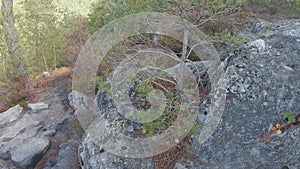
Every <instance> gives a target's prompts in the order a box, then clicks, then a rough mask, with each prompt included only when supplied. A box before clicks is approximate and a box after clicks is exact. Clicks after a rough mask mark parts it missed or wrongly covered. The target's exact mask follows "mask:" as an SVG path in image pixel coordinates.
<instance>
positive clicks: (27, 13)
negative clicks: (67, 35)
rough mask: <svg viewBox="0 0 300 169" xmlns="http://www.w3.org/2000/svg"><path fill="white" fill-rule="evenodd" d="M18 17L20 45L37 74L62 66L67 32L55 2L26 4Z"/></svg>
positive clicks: (29, 64) (30, 2)
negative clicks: (64, 30) (62, 51)
mask: <svg viewBox="0 0 300 169" xmlns="http://www.w3.org/2000/svg"><path fill="white" fill-rule="evenodd" d="M20 5H21V6H22V9H23V10H21V12H20V13H19V15H18V27H19V34H20V43H21V46H22V47H23V48H24V55H25V56H26V63H27V65H28V68H29V69H30V72H31V73H33V74H36V73H41V72H43V71H48V70H49V69H55V68H56V67H57V66H60V65H61V63H60V62H61V60H62V58H61V48H62V45H63V42H64V38H63V28H62V27H61V25H60V22H59V18H58V16H57V15H55V12H56V11H55V9H56V6H55V5H54V4H53V3H52V0H43V1H36V0H25V1H24V2H22V3H21V4H20Z"/></svg>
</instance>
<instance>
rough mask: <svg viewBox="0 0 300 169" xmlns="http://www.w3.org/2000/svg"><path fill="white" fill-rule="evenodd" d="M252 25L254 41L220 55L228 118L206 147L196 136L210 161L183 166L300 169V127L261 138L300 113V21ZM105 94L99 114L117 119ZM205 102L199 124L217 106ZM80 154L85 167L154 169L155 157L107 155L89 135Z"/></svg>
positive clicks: (248, 36)
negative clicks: (288, 116)
mask: <svg viewBox="0 0 300 169" xmlns="http://www.w3.org/2000/svg"><path fill="white" fill-rule="evenodd" d="M247 26H248V28H247V29H246V30H245V31H241V32H240V33H239V34H240V36H243V37H245V38H246V39H248V42H247V43H246V44H244V45H242V46H240V47H238V48H235V49H227V50H226V51H225V52H224V53H222V54H221V55H220V58H221V61H222V62H223V64H224V71H225V81H226V82H227V83H226V88H227V97H226V106H225V110H224V111H223V115H222V119H221V121H220V123H219V125H218V127H217V129H216V131H215V132H214V134H213V135H212V136H211V137H210V138H209V139H208V140H206V141H205V142H204V143H200V142H201V138H199V135H200V133H201V129H199V130H198V131H197V133H196V134H195V135H194V139H193V145H194V147H195V150H194V152H193V153H194V154H196V155H198V156H199V157H200V158H201V159H202V161H205V163H200V162H194V163H192V164H189V167H187V165H186V164H185V163H184V162H177V164H176V167H177V168H195V169H198V168H203V169H204V168H207V169H209V168H233V169H235V168H236V169H239V168H265V169H267V168H274V169H282V168H284V167H288V168H293V169H296V168H300V163H299V161H300V159H299V154H300V144H299V142H300V128H299V126H293V127H292V128H291V129H290V130H287V131H285V132H284V133H283V134H281V135H274V136H272V137H271V141H270V142H269V143H262V142H261V140H260V139H258V137H259V136H261V135H263V134H266V133H268V132H269V131H270V127H272V126H273V125H275V124H276V122H277V121H278V120H279V116H278V114H281V115H282V114H283V113H284V112H287V111H291V112H299V110H300V104H299V103H300V83H299V82H300V74H299V72H300V56H299V54H300V20H288V21H280V22H277V23H269V22H267V21H263V20H254V21H251V22H249V24H248V25H247ZM105 95H107V94H106V93H103V92H102V93H101V92H100V93H98V95H97V97H96V100H97V102H98V103H96V105H97V106H98V109H97V108H96V110H98V111H97V112H98V113H99V114H100V115H101V114H102V115H103V116H109V115H108V114H110V115H111V116H113V117H114V116H115V114H118V112H116V110H115V109H114V107H113V106H111V103H110V101H109V99H107V97H106V96H105ZM79 98H80V99H81V100H82V97H79ZM206 99H208V100H209V99H210V98H206ZM73 103H76V101H73ZM92 103H94V102H92ZM203 104H206V105H204V106H202V107H204V109H202V108H200V110H199V116H198V117H199V119H198V120H199V121H201V122H204V123H205V120H206V117H207V116H209V115H210V111H209V108H208V107H209V106H208V105H209V104H211V103H210V102H209V101H206V102H203ZM75 107H76V104H75ZM96 115H97V114H96ZM121 126H122V125H121ZM134 127H138V126H137V125H136V126H134ZM121 128H122V127H121ZM114 129H115V128H114ZM116 129H117V128H116ZM131 131H132V130H131ZM79 152H80V157H81V160H82V163H81V164H82V168H85V169H89V168H100V169H101V168H111V169H117V168H153V165H152V163H151V159H149V158H145V159H132V158H125V157H120V156H116V155H114V154H111V153H109V152H107V151H106V150H105V148H104V147H102V146H101V145H99V144H95V142H93V139H91V136H90V134H89V133H86V134H85V136H84V138H83V140H82V143H81V146H80V149H79Z"/></svg>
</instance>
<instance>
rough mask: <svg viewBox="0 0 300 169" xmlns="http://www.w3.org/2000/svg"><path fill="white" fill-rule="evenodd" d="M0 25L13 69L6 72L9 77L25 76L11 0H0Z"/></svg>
mask: <svg viewBox="0 0 300 169" xmlns="http://www.w3.org/2000/svg"><path fill="white" fill-rule="evenodd" d="M1 12H2V16H3V17H2V19H3V20H2V26H3V32H4V36H5V40H6V45H7V49H8V53H9V56H10V60H11V63H10V64H11V65H12V67H13V70H11V71H9V72H8V76H9V78H13V79H18V78H20V76H26V75H27V72H26V66H25V63H24V62H23V58H22V53H21V50H20V47H19V37H18V33H17V29H16V26H15V22H14V12H13V0H2V8H1Z"/></svg>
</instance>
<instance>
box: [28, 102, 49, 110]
mask: <svg viewBox="0 0 300 169" xmlns="http://www.w3.org/2000/svg"><path fill="white" fill-rule="evenodd" d="M27 106H28V109H29V110H31V111H32V112H37V111H39V110H42V109H48V107H49V105H48V104H47V103H44V102H38V103H29V104H28V105H27Z"/></svg>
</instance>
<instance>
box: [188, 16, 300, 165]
mask: <svg viewBox="0 0 300 169" xmlns="http://www.w3.org/2000/svg"><path fill="white" fill-rule="evenodd" d="M242 35H248V37H252V38H253V40H252V41H250V42H248V43H247V44H245V45H243V46H241V47H239V48H236V49H229V50H227V51H225V52H224V53H223V54H222V56H221V58H222V60H223V61H224V64H225V65H226V67H225V71H226V74H225V76H226V80H227V85H226V86H227V100H226V107H225V110H224V112H223V116H222V120H221V122H220V124H219V126H218V128H217V130H216V131H215V132H214V134H213V136H212V137H210V138H209V139H208V140H207V141H205V142H204V143H203V144H200V141H201V138H198V137H197V136H198V135H197V134H196V135H195V138H196V139H194V145H195V153H196V154H198V155H199V156H200V157H201V158H202V160H204V161H206V162H207V163H209V164H208V165H200V164H198V163H195V164H194V165H193V168H203V169H204V168H207V169H209V168H234V169H235V168H236V169H238V168H261V169H268V168H273V169H283V168H290V169H296V168H300V163H299V161H300V156H299V154H300V144H299V142H300V128H299V125H298V126H292V127H291V128H290V130H287V131H285V132H284V133H283V134H280V135H276V134H275V135H273V136H271V137H270V138H269V140H268V141H267V142H262V140H260V139H259V136H261V135H264V134H267V133H268V132H269V131H270V130H271V128H272V126H274V125H275V124H276V123H277V122H278V121H279V120H280V116H281V117H282V115H283V114H284V113H285V112H294V113H299V110H300V104H299V103H300V97H299V96H300V83H299V82H300V74H299V71H300V57H299V53H300V20H289V21H280V22H277V23H268V22H267V21H262V20H255V21H253V22H250V23H249V29H248V32H243V34H242ZM255 38H259V39H255ZM208 115H209V111H208ZM200 132H201V131H198V134H199V133H200Z"/></svg>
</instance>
